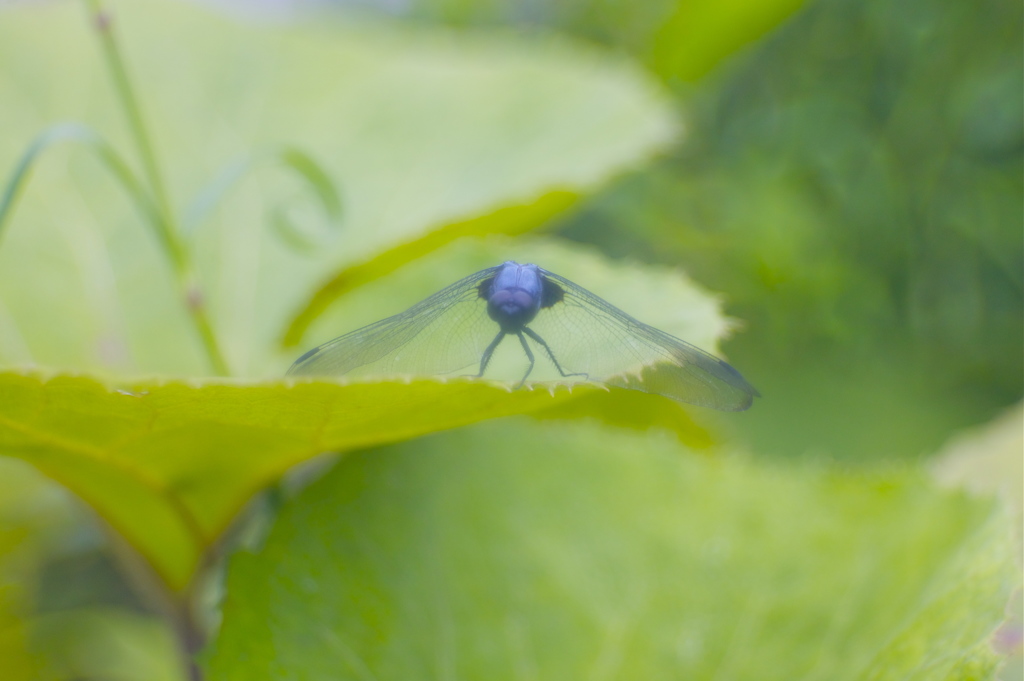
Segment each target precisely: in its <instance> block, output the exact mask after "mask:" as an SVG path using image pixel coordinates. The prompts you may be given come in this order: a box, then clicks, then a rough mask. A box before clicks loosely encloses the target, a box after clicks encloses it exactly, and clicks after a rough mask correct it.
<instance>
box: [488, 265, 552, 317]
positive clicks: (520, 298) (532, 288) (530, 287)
mask: <svg viewBox="0 0 1024 681" xmlns="http://www.w3.org/2000/svg"><path fill="white" fill-rule="evenodd" d="M542 291H543V282H542V280H541V274H540V270H539V269H538V268H537V266H536V265H520V264H519V263H517V262H512V261H511V260H510V261H508V262H506V263H504V264H503V265H502V266H501V267H500V268H499V269H498V272H497V273H496V274H495V275H494V277H493V278H491V279H487V280H486V281H484V282H483V283H482V284H481V285H480V297H481V298H485V299H486V300H487V314H488V315H489V316H490V318H491V319H493V320H494V321H495V322H497V323H498V325H499V326H500V327H501V330H502V331H504V332H506V333H518V332H519V331H521V330H522V328H523V327H524V326H526V325H527V324H529V323H530V322H531V321H532V320H533V318H534V317H536V316H537V311H538V310H540V304H541V293H542Z"/></svg>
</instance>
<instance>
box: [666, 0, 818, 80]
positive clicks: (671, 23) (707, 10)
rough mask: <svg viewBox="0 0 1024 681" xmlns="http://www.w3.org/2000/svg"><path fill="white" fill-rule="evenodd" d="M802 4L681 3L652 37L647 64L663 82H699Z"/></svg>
mask: <svg viewBox="0 0 1024 681" xmlns="http://www.w3.org/2000/svg"><path fill="white" fill-rule="evenodd" d="M803 4H804V0H680V2H678V3H677V4H676V9H675V12H673V14H672V16H671V17H669V19H668V21H666V22H665V24H664V25H662V26H661V28H659V30H658V32H657V34H656V35H655V36H654V40H653V41H652V47H651V54H650V56H649V57H648V62H649V63H650V65H651V68H652V69H653V70H654V71H655V72H656V73H658V74H660V75H661V76H663V77H664V78H666V79H669V80H681V81H686V82H691V81H695V80H698V79H699V78H701V77H702V76H704V75H706V74H707V73H708V72H709V71H711V69H713V68H714V67H715V66H717V65H718V64H719V63H720V62H721V61H723V60H724V59H726V58H727V57H729V56H731V55H733V54H734V53H736V52H737V51H738V50H740V49H741V48H742V47H744V46H746V45H748V44H749V43H752V42H754V41H755V40H757V39H758V38H760V37H761V36H763V35H764V34H765V33H767V32H768V31H770V30H771V29H773V28H775V27H776V26H778V25H779V24H780V23H782V22H783V21H784V20H785V19H786V18H787V17H789V15H791V14H793V13H794V12H796V11H797V10H798V9H800V7H801V6H802V5H803Z"/></svg>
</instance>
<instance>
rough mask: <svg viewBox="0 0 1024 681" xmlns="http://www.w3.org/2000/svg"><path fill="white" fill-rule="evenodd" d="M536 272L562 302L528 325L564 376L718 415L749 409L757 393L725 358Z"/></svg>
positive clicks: (555, 277) (570, 284) (561, 279)
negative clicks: (556, 289) (584, 377)
mask: <svg viewBox="0 0 1024 681" xmlns="http://www.w3.org/2000/svg"><path fill="white" fill-rule="evenodd" d="M542 272H543V275H544V276H545V277H546V278H547V279H548V280H549V281H551V282H553V283H554V284H555V285H557V286H558V287H559V288H561V289H562V296H561V300H560V301H559V302H556V303H554V304H553V305H551V307H549V308H545V309H543V310H541V312H540V314H538V315H537V318H536V319H534V320H533V322H531V323H530V327H531V328H532V329H533V330H534V331H535V332H536V333H537V334H539V335H540V336H541V337H542V338H543V339H544V340H545V342H546V343H547V344H548V346H549V347H550V348H551V351H552V354H554V355H555V358H556V359H557V360H558V362H559V364H560V365H561V367H562V369H563V370H564V371H565V372H566V373H570V374H575V373H579V374H586V375H587V377H588V378H589V379H590V380H595V381H601V382H603V383H607V384H609V385H616V386H620V387H623V388H631V389H633V390H641V391H644V392H649V393H657V394H659V395H664V396H665V397H670V398H673V399H675V400H678V401H680V402H686V403H688V404H696V405H700V406H704V407H711V408H713V409H720V410H723V411H742V410H744V409H747V408H748V407H749V406H750V405H751V403H752V402H753V398H754V397H755V396H757V395H758V394H759V393H758V392H757V390H756V389H755V388H754V387H753V386H752V385H750V384H749V383H748V382H747V381H746V380H745V379H744V378H743V376H741V375H740V373H739V372H738V371H736V370H735V369H734V368H732V366H730V365H729V364H728V363H726V362H724V361H723V360H721V359H718V358H717V357H715V356H713V355H710V354H708V353H706V352H704V351H703V350H701V349H699V348H697V347H695V346H693V345H690V344H689V343H687V342H686V341H683V340H680V339H678V338H676V337H674V336H672V335H670V334H667V333H665V332H664V331H659V330H658V329H655V328H653V327H651V326H648V325H647V324H644V323H643V322H640V321H637V320H636V319H634V318H633V317H630V316H629V315H628V314H626V313H625V312H623V311H622V310H620V309H618V308H617V307H615V306H614V305H612V304H610V303H608V302H607V301H605V300H603V299H601V298H599V297H598V296H596V295H594V294H593V293H591V292H590V291H587V290H586V289H584V288H581V287H580V286H577V285H576V284H574V283H573V282H571V281H569V280H568V279H566V278H564V277H560V276H558V275H557V274H552V273H551V272H548V271H546V270H542ZM556 297H557V296H556Z"/></svg>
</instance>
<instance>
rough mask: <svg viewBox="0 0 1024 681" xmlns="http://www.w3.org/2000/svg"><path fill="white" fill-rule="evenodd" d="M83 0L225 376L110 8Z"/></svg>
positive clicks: (173, 251)
mask: <svg viewBox="0 0 1024 681" xmlns="http://www.w3.org/2000/svg"><path fill="white" fill-rule="evenodd" d="M84 2H85V7H86V11H87V12H88V13H89V15H90V16H91V19H92V23H93V26H94V27H95V28H96V32H97V34H98V35H99V38H100V44H101V45H102V46H103V55H104V58H105V59H106V62H107V67H108V68H109V69H110V73H111V76H112V77H113V79H114V89H115V90H116V91H117V95H118V97H119V98H120V100H121V106H122V107H123V109H124V113H125V117H126V118H127V120H128V127H129V128H130V129H131V132H132V137H133V138H134V140H135V145H136V147H138V152H139V156H140V158H141V160H142V167H143V171H144V174H145V178H146V182H147V184H148V185H149V191H150V192H151V193H152V195H153V202H154V203H155V206H156V211H157V213H158V214H159V216H160V219H158V220H156V221H155V226H156V228H157V230H158V232H159V236H160V240H161V242H162V243H163V245H164V249H165V251H166V254H167V256H168V258H169V259H170V261H171V264H172V266H173V268H174V273H175V276H176V278H177V280H178V284H179V287H180V288H181V293H182V295H183V297H184V299H185V304H186V307H187V308H188V311H189V314H190V315H191V316H192V322H193V324H194V325H195V327H196V331H197V332H198V333H199V337H200V339H201V341H202V343H203V347H204V348H205V350H206V355H207V358H208V359H209V362H210V366H211V367H212V368H213V371H214V373H216V374H219V375H222V376H224V375H228V374H229V373H230V372H229V370H228V366H227V362H225V360H224V355H223V354H222V353H221V351H220V345H219V344H218V342H217V336H216V334H215V333H214V331H213V325H212V324H211V323H210V317H209V314H208V312H207V308H206V303H205V300H204V298H203V295H202V292H201V291H200V289H199V285H198V283H197V281H196V276H195V272H194V268H193V266H192V262H191V257H190V254H189V251H188V249H187V248H186V247H185V244H184V242H183V241H182V239H181V236H180V235H181V231H180V229H179V228H178V222H177V218H176V217H175V215H174V211H173V209H172V207H171V202H170V200H169V198H168V194H167V189H166V187H165V185H164V182H163V177H162V175H161V173H160V166H159V164H158V163H157V159H156V153H155V152H154V150H153V144H152V141H151V139H152V138H151V137H150V135H149V133H148V131H147V129H146V124H145V120H144V119H143V116H142V108H141V107H140V106H139V102H138V99H137V98H136V96H135V90H134V88H133V87H132V83H131V79H130V78H129V76H128V69H127V68H126V67H125V62H124V59H123V58H122V56H121V50H120V48H119V47H118V44H117V41H116V40H115V38H114V31H113V28H112V26H111V21H112V18H111V15H110V12H109V11H107V10H106V9H104V7H103V3H102V1H101V0H84Z"/></svg>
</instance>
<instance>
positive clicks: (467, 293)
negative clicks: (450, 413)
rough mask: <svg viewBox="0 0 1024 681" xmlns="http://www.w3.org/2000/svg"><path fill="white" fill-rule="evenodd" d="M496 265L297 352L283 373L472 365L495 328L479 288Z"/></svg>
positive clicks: (425, 370)
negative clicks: (379, 317)
mask: <svg viewBox="0 0 1024 681" xmlns="http://www.w3.org/2000/svg"><path fill="white" fill-rule="evenodd" d="M497 269H498V268H497V267H491V268H488V269H485V270H480V271H479V272H477V273H475V274H471V275H470V276H468V277H466V278H465V279H462V280H461V281H457V282H455V283H454V284H452V285H451V286H449V287H447V288H445V289H442V290H441V291H438V292H437V293H435V294H434V295H432V296H430V297H429V298H427V299H426V300H423V301H420V302H419V303H416V304H415V305H413V306H412V307H410V308H409V309H408V310H406V311H405V312H402V313H399V314H396V315H395V316H393V317H388V318H387V319H383V320H381V321H379V322H377V323H375V324H371V325H369V326H365V327H363V328H361V329H357V330H355V331H353V332H351V333H348V334H346V335H344V336H341V337H339V338H335V339H334V340H332V341H328V342H327V343H324V344H323V345H321V346H319V347H317V348H314V349H313V350H310V351H309V352H307V353H306V354H305V355H303V356H302V357H300V358H299V359H298V361H296V362H295V364H294V365H292V368H291V369H290V370H289V372H288V373H289V374H292V375H307V376H314V375H315V376H332V375H341V374H345V375H347V376H369V375H377V376H386V375H395V374H418V375H429V374H448V373H452V372H455V371H459V370H461V369H465V368H467V367H476V366H478V365H479V363H480V358H481V356H482V355H483V353H484V350H485V349H486V347H487V345H488V343H490V342H491V341H492V340H493V339H494V335H495V333H496V332H497V330H498V327H497V325H496V324H495V323H494V322H493V321H491V320H490V319H489V318H488V316H487V301H486V300H484V299H482V298H480V294H479V291H478V287H479V285H480V282H482V281H483V280H485V279H487V278H488V277H491V276H494V272H495V271H496V270H497ZM471 373H473V374H475V373H476V371H472V372H471Z"/></svg>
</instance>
